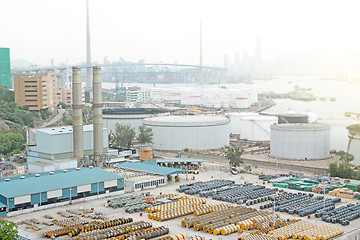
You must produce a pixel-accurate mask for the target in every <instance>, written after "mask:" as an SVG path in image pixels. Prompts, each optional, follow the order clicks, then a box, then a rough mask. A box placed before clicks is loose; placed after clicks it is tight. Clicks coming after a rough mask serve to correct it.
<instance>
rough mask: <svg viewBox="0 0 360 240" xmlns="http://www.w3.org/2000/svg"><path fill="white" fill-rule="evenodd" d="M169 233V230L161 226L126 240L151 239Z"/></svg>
mask: <svg viewBox="0 0 360 240" xmlns="http://www.w3.org/2000/svg"><path fill="white" fill-rule="evenodd" d="M168 233H169V228H167V227H164V226H161V227H157V228H147V229H143V230H141V231H139V232H137V233H136V236H131V237H129V238H126V239H128V240H140V239H150V238H154V237H159V236H162V235H165V234H168Z"/></svg>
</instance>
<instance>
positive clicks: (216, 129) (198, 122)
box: [143, 115, 229, 150]
mask: <svg viewBox="0 0 360 240" xmlns="http://www.w3.org/2000/svg"><path fill="white" fill-rule="evenodd" d="M143 124H144V126H146V127H149V128H152V131H153V133H154V135H153V142H154V145H153V146H154V149H158V150H182V149H185V148H189V149H195V150H206V149H218V148H222V147H225V146H226V145H229V119H228V118H226V117H224V116H215V115H192V116H164V117H153V118H146V119H144V120H143Z"/></svg>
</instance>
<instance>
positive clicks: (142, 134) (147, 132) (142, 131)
mask: <svg viewBox="0 0 360 240" xmlns="http://www.w3.org/2000/svg"><path fill="white" fill-rule="evenodd" d="M153 135H154V133H153V131H152V129H151V128H148V127H145V126H140V127H139V135H138V136H137V140H138V141H139V143H140V144H146V143H153Z"/></svg>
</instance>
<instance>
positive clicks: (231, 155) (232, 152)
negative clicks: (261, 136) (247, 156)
mask: <svg viewBox="0 0 360 240" xmlns="http://www.w3.org/2000/svg"><path fill="white" fill-rule="evenodd" d="M243 153H244V149H240V148H239V147H237V146H236V147H228V148H227V152H226V156H225V157H226V159H227V160H228V161H229V164H230V166H232V167H238V166H240V165H241V164H243V163H244V159H243V158H242V157H241V156H242V154H243Z"/></svg>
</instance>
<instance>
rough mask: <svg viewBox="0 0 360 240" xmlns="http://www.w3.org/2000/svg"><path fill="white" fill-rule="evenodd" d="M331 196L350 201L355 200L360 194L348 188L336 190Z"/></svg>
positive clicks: (331, 192) (330, 192)
mask: <svg viewBox="0 0 360 240" xmlns="http://www.w3.org/2000/svg"><path fill="white" fill-rule="evenodd" d="M329 194H330V195H333V196H337V197H342V198H350V199H354V198H356V197H357V196H358V193H354V192H353V190H351V189H348V188H336V189H334V190H332V191H329Z"/></svg>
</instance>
